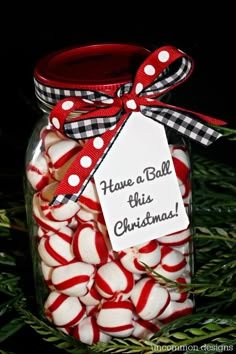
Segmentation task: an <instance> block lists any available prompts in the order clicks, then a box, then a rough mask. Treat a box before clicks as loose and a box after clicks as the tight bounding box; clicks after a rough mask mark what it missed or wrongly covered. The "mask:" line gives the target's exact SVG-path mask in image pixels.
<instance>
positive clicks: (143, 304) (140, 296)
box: [130, 277, 170, 320]
mask: <svg viewBox="0 0 236 354" xmlns="http://www.w3.org/2000/svg"><path fill="white" fill-rule="evenodd" d="M130 299H131V301H132V302H133V304H134V306H135V310H136V313H137V314H138V316H140V317H141V318H142V319H143V320H153V319H154V318H156V317H157V316H159V315H160V314H161V313H162V312H163V311H164V310H165V308H166V307H167V305H168V304H169V302H170V295H169V292H168V291H167V290H166V289H165V288H164V287H162V286H160V285H159V284H158V283H156V282H155V281H154V280H153V279H151V278H149V277H145V278H142V279H141V280H139V281H138V282H137V283H136V284H135V286H134V288H133V290H132V293H131V295H130Z"/></svg>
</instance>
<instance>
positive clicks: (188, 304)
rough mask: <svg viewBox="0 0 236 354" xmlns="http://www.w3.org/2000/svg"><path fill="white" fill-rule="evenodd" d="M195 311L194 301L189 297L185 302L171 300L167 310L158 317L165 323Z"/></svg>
mask: <svg viewBox="0 0 236 354" xmlns="http://www.w3.org/2000/svg"><path fill="white" fill-rule="evenodd" d="M192 311H193V302H192V300H191V299H187V300H185V301H183V302H177V301H172V300H171V301H170V302H169V304H168V306H167V307H166V309H165V311H164V312H163V313H162V314H161V315H160V316H158V319H159V320H160V321H161V322H162V323H163V324H166V323H169V322H172V321H173V320H175V319H177V318H180V317H183V316H187V315H190V314H191V313H192Z"/></svg>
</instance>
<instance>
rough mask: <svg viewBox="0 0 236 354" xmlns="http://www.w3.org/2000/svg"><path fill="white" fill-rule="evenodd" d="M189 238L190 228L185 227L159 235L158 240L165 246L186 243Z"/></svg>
mask: <svg viewBox="0 0 236 354" xmlns="http://www.w3.org/2000/svg"><path fill="white" fill-rule="evenodd" d="M190 239H191V230H190V227H187V228H186V229H185V230H182V231H178V232H174V233H172V234H169V235H166V236H162V237H159V238H158V242H159V243H161V244H162V245H166V246H181V245H183V244H186V243H188V242H189V241H190Z"/></svg>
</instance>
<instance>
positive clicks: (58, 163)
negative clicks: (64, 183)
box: [46, 139, 81, 181]
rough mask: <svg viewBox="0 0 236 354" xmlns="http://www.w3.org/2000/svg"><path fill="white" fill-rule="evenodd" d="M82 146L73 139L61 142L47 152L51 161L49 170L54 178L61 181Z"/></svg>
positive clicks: (53, 145) (51, 146)
mask: <svg viewBox="0 0 236 354" xmlns="http://www.w3.org/2000/svg"><path fill="white" fill-rule="evenodd" d="M80 150H81V146H80V145H79V144H78V143H77V142H76V141H75V140H72V139H64V140H60V141H58V142H56V143H54V144H52V145H50V147H49V148H48V149H47V150H46V156H47V158H48V160H49V170H50V173H51V175H52V177H53V178H54V179H55V180H57V181H61V180H62V179H63V177H64V175H65V173H66V171H67V169H68V168H69V166H70V165H71V164H72V162H73V161H74V159H75V158H76V155H77V153H78V152H79V151H80Z"/></svg>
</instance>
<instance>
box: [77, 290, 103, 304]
mask: <svg viewBox="0 0 236 354" xmlns="http://www.w3.org/2000/svg"><path fill="white" fill-rule="evenodd" d="M79 299H80V301H81V302H82V303H83V304H84V305H86V306H96V305H98V304H99V303H100V301H101V300H102V297H101V295H100V294H99V292H98V291H97V289H96V288H95V286H94V285H93V286H92V287H91V288H90V289H89V291H88V292H87V294H86V295H84V296H80V297H79Z"/></svg>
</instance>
